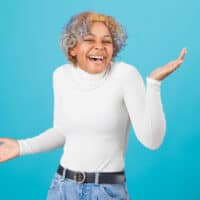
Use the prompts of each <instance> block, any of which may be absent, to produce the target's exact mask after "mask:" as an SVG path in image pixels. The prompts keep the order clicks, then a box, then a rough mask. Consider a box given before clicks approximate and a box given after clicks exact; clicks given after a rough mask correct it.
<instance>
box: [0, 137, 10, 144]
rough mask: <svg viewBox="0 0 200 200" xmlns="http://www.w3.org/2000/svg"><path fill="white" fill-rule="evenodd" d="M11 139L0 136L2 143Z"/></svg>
mask: <svg viewBox="0 0 200 200" xmlns="http://www.w3.org/2000/svg"><path fill="white" fill-rule="evenodd" d="M8 141H9V140H8V139H7V138H0V143H5V142H8Z"/></svg>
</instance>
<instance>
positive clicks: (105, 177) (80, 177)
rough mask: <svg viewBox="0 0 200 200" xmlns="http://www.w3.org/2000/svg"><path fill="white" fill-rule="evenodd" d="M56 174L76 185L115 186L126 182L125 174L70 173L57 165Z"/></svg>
mask: <svg viewBox="0 0 200 200" xmlns="http://www.w3.org/2000/svg"><path fill="white" fill-rule="evenodd" d="M57 173H58V174H60V175H61V176H62V177H63V178H69V179H72V180H74V181H76V182H77V183H96V184H99V183H107V184H116V183H124V182H125V181H126V177H125V172H124V171H119V172H99V173H98V172H80V171H72V170H69V169H67V168H63V167H62V166H61V165H59V167H58V169H57Z"/></svg>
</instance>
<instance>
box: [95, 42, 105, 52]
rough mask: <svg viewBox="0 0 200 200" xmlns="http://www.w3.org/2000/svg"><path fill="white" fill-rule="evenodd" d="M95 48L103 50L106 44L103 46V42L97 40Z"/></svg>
mask: <svg viewBox="0 0 200 200" xmlns="http://www.w3.org/2000/svg"><path fill="white" fill-rule="evenodd" d="M94 49H95V50H103V49H104V46H103V44H102V43H101V42H96V43H95V46H94Z"/></svg>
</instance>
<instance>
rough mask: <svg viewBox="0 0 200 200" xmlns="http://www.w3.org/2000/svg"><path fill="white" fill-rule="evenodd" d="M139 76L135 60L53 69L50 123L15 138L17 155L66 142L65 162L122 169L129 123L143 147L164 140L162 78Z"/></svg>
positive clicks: (71, 166) (74, 165)
mask: <svg viewBox="0 0 200 200" xmlns="http://www.w3.org/2000/svg"><path fill="white" fill-rule="evenodd" d="M146 81H147V85H146V87H145V85H144V82H143V79H142V77H141V75H140V74H139V72H138V71H137V69H136V68H135V67H134V66H131V65H129V64H126V63H123V62H117V63H111V65H110V66H109V67H107V69H106V70H104V71H103V72H101V73H98V74H90V73H88V72H86V71H84V70H82V69H81V68H79V67H74V66H73V65H71V64H65V65H62V66H60V67H58V68H57V69H56V70H55V71H54V74H53V86H54V122H53V127H52V128H50V129H48V130H46V131H44V132H43V133H41V134H39V135H38V136H35V137H32V138H28V139H22V140H18V142H19V144H20V155H25V154H31V153H37V152H43V151H48V150H52V149H55V148H58V147H61V146H63V145H64V152H63V155H62V157H61V160H60V164H61V165H62V166H63V167H66V168H69V169H71V170H80V171H87V172H94V171H99V172H112V171H120V170H123V169H124V156H125V151H126V145H127V139H128V133H129V128H130V125H131V124H132V126H133V130H134V132H135V134H136V137H137V138H138V140H139V141H140V142H141V143H142V144H143V145H144V146H145V147H147V148H150V149H157V148H158V147H159V146H160V145H161V144H162V141H163V138H164V135H165V131H166V120H165V115H164V112H163V106H162V103H161V95H160V85H161V81H157V80H154V79H151V78H149V77H147V78H146Z"/></svg>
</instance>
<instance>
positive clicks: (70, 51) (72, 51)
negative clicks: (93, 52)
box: [69, 47, 77, 57]
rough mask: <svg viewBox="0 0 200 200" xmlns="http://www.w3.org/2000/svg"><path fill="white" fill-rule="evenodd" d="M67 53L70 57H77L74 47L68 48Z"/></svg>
mask: <svg viewBox="0 0 200 200" xmlns="http://www.w3.org/2000/svg"><path fill="white" fill-rule="evenodd" d="M69 53H70V55H71V56H73V57H75V56H76V55H77V50H76V47H74V48H70V49H69Z"/></svg>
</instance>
